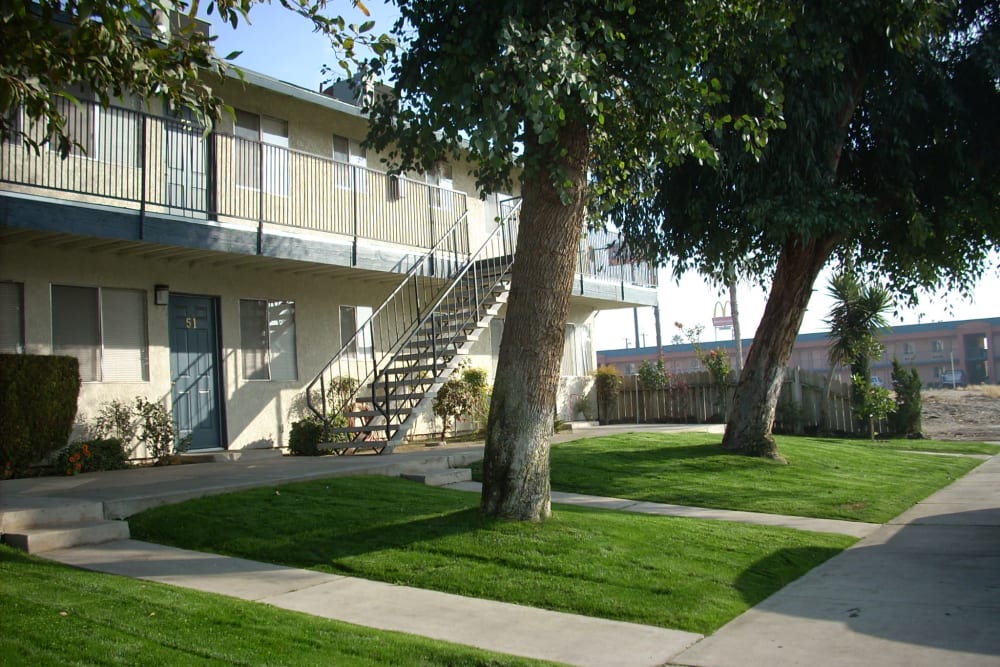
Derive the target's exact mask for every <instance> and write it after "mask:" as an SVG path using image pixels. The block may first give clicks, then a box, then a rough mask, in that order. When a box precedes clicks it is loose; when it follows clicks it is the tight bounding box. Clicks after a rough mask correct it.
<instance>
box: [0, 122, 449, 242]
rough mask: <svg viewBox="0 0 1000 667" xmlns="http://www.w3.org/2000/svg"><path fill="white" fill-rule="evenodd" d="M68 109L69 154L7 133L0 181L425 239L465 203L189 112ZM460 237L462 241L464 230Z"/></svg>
mask: <svg viewBox="0 0 1000 667" xmlns="http://www.w3.org/2000/svg"><path fill="white" fill-rule="evenodd" d="M66 111H67V114H66V115H67V127H66V130H67V133H68V135H69V136H70V137H72V138H73V139H74V141H75V142H76V145H75V146H74V148H73V150H72V151H71V152H70V154H69V156H68V157H67V158H65V159H62V158H61V157H60V155H59V154H58V152H57V151H56V150H55V149H54V147H49V146H43V147H42V148H41V149H40V150H38V151H37V152H36V151H34V150H32V149H31V148H29V147H27V146H25V145H23V144H22V143H20V142H18V141H16V140H15V141H8V142H5V143H4V144H3V146H2V147H0V181H2V182H4V183H6V184H11V185H13V186H14V187H8V188H6V189H9V190H11V189H12V190H16V191H21V192H26V193H40V191H42V192H43V193H44V194H47V195H49V196H57V197H58V196H65V198H66V199H72V200H75V201H83V202H87V203H93V204H107V205H111V206H117V207H123V208H130V209H134V210H136V211H139V212H140V213H143V214H145V213H159V214H167V215H174V216H183V217H188V218H194V219H210V220H218V221H230V222H241V221H250V222H253V223H255V224H257V225H259V226H261V228H263V226H265V225H277V226H283V227H295V228H300V229H304V230H310V231H317V232H324V233H330V234H340V235H344V236H349V237H353V238H361V239H370V240H375V241H384V242H387V243H392V244H395V245H405V246H413V247H417V248H424V249H427V248H430V247H432V246H433V245H434V243H435V242H437V240H438V238H439V236H440V235H441V234H443V233H444V232H445V231H446V230H448V229H450V228H451V227H452V225H453V224H454V223H455V222H456V221H457V220H459V219H460V218H461V217H462V216H463V215H464V214H465V213H466V203H467V198H466V195H465V194H464V193H461V192H456V191H453V190H449V189H446V188H441V187H436V186H432V185H429V184H427V183H421V182H418V181H414V180H410V179H407V178H405V177H393V176H389V175H387V174H385V173H383V172H378V171H375V170H372V169H368V168H366V167H361V166H356V165H350V164H345V163H341V162H337V161H335V160H333V159H332V158H326V157H322V156H318V155H314V154H310V153H306V152H302V151H297V150H290V149H288V148H284V147H281V146H275V145H270V144H268V143H264V142H259V141H250V140H247V139H242V138H238V137H234V136H229V135H221V134H210V135H208V136H204V135H203V132H202V129H201V128H200V127H197V126H195V125H193V124H192V123H188V122H184V121H181V120H174V119H169V118H163V117H158V116H153V115H149V114H145V113H140V112H136V111H131V110H128V109H121V108H114V107H112V108H108V109H102V108H100V107H99V106H97V105H94V104H89V103H83V104H81V105H80V106H79V107H77V106H75V105H73V106H72V107H67V109H66ZM39 138H40V137H39ZM54 193H55V194H54ZM463 243H464V248H463V250H464V252H468V245H469V241H468V233H467V230H466V233H465V236H464V240H463Z"/></svg>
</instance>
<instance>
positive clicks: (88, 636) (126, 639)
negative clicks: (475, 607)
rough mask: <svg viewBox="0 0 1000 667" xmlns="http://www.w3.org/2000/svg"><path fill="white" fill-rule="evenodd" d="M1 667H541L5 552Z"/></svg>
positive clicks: (1, 555) (1, 551) (0, 549)
mask: <svg viewBox="0 0 1000 667" xmlns="http://www.w3.org/2000/svg"><path fill="white" fill-rule="evenodd" d="M0 599H2V600H3V602H2V603H0V627H2V628H3V632H0V664H23V665H36V666H45V665H53V666H59V667H62V666H63V665H151V666H154V667H162V666H163V665H254V666H257V665H428V666H431V665H483V666H487V665H489V666H500V665H536V664H542V663H538V662H533V661H530V660H523V659H520V658H513V657H508V656H501V655H496V654H491V653H488V652H486V651H479V650H476V649H471V648H467V647H463V646H455V645H451V644H446V643H443V642H437V641H433V640H429V639H423V638H420V637H413V636H410V635H404V634H400V633H393V632H382V631H375V630H369V629H367V628H362V627H358V626H354V625H348V624H346V623H338V622H335V621H329V620H325V619H321V618H316V617H313V616H308V615H306V614H300V613H296V612H291V611H284V610H281V609H276V608H274V607H270V606H267V605H263V604H256V603H252V602H242V601H239V600H234V599H232V598H227V597H223V596H221V595H212V594H209V593H200V592H196V591H189V590H185V589H182V588H174V587H171V586H162V585H159V584H153V583H148V582H143V581H138V580H133V579H126V578H123V577H116V576H113V575H108V574H98V573H94V572H85V571H83V570H76V569H73V568H69V567H65V566H62V565H57V564H55V563H51V562H47V561H43V560H39V559H37V558H33V557H30V556H28V555H26V554H23V553H21V552H19V551H14V550H12V549H10V548H8V547H5V546H0Z"/></svg>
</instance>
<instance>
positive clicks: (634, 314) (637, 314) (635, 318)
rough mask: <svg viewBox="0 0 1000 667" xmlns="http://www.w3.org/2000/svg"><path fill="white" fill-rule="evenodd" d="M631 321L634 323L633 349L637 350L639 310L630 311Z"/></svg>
mask: <svg viewBox="0 0 1000 667" xmlns="http://www.w3.org/2000/svg"><path fill="white" fill-rule="evenodd" d="M632 319H633V320H634V321H635V349H637V350H638V349H639V340H640V339H639V309H638V308H633V309H632Z"/></svg>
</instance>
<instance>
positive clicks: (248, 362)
mask: <svg viewBox="0 0 1000 667" xmlns="http://www.w3.org/2000/svg"><path fill="white" fill-rule="evenodd" d="M240 342H241V346H242V349H243V378H244V379H245V380H278V381H281V380H295V379H297V378H298V365H297V363H296V356H295V302H294V301H265V300H263V299H240Z"/></svg>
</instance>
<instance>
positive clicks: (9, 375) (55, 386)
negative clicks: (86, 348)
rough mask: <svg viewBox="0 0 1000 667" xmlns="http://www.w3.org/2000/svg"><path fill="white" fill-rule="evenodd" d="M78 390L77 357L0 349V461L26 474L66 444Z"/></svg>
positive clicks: (9, 470) (10, 472)
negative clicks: (34, 465)
mask: <svg viewBox="0 0 1000 667" xmlns="http://www.w3.org/2000/svg"><path fill="white" fill-rule="evenodd" d="M79 395H80V366H79V363H78V362H77V360H76V358H75V357H57V356H38V355H25V354H0V466H3V473H2V474H3V476H4V477H12V476H18V475H22V474H24V472H25V471H26V470H27V469H28V467H29V466H31V465H32V464H36V463H41V462H42V461H43V460H44V459H46V458H47V457H49V456H50V455H51V454H52V453H53V452H56V451H59V450H60V449H62V448H63V447H65V446H66V443H67V442H68V441H69V436H70V433H71V432H72V430H73V419H74V418H75V417H76V403H77V399H78V398H79Z"/></svg>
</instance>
